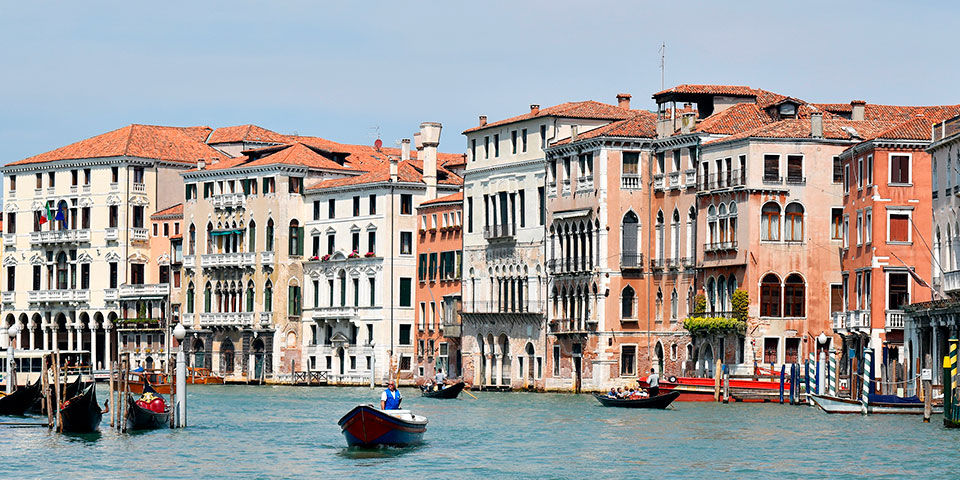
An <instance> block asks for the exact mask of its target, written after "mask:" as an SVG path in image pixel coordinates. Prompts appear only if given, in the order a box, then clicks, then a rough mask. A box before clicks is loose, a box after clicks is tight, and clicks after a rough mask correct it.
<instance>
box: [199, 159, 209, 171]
mask: <svg viewBox="0 0 960 480" xmlns="http://www.w3.org/2000/svg"><path fill="white" fill-rule="evenodd" d="M204 168H207V162H206V161H205V160H204V159H202V158H198V159H197V170H203V169H204Z"/></svg>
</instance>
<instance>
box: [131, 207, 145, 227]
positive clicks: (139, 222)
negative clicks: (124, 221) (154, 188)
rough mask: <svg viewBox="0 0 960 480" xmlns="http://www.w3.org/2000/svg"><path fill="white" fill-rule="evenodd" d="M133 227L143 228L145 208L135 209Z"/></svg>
mask: <svg viewBox="0 0 960 480" xmlns="http://www.w3.org/2000/svg"><path fill="white" fill-rule="evenodd" d="M133 226H134V228H143V207H141V206H134V207H133Z"/></svg>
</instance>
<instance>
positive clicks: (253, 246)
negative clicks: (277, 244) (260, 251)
mask: <svg viewBox="0 0 960 480" xmlns="http://www.w3.org/2000/svg"><path fill="white" fill-rule="evenodd" d="M247 235H249V236H250V239H249V240H250V242H249V245H250V246H249V248H247V251H248V252H251V253H253V252H256V251H257V225H256V224H251V225H250V231H249V232H248V233H247Z"/></svg>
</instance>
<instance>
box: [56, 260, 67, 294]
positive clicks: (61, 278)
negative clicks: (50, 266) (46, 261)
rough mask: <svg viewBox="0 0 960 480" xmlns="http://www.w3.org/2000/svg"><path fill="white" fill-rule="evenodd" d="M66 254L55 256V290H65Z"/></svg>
mask: <svg viewBox="0 0 960 480" xmlns="http://www.w3.org/2000/svg"><path fill="white" fill-rule="evenodd" d="M67 274H68V272H67V254H66V253H63V252H60V253H59V254H57V289H59V290H66V289H67Z"/></svg>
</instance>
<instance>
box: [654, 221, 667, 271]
mask: <svg viewBox="0 0 960 480" xmlns="http://www.w3.org/2000/svg"><path fill="white" fill-rule="evenodd" d="M656 233H657V252H656V258H657V259H658V260H660V259H663V257H664V255H665V254H666V252H665V251H664V249H663V244H664V239H663V236H664V235H663V234H664V231H663V212H657V232H656Z"/></svg>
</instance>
